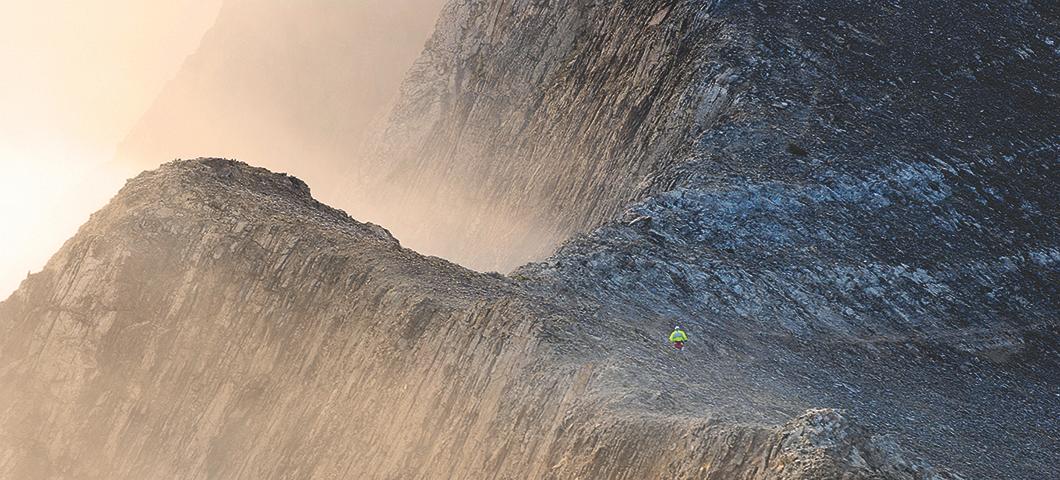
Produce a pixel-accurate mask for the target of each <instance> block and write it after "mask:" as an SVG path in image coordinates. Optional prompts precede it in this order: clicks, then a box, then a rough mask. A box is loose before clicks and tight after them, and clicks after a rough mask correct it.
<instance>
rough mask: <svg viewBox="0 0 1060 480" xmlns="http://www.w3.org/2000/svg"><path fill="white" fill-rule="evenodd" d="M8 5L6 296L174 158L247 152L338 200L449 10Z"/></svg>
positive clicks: (1, 207) (254, 2) (260, 4)
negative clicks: (134, 183)
mask: <svg viewBox="0 0 1060 480" xmlns="http://www.w3.org/2000/svg"><path fill="white" fill-rule="evenodd" d="M6 3H8V4H5V5H4V7H5V8H4V12H5V15H4V16H3V18H2V19H0V65H3V66H4V67H3V68H4V72H3V75H2V77H0V82H2V83H0V101H2V102H3V105H4V109H3V113H2V116H0V167H2V168H3V172H4V174H5V179H4V187H3V188H2V189H0V219H2V222H3V230H2V232H0V233H2V235H0V298H4V297H6V296H7V294H8V293H9V292H11V291H12V290H14V289H15V288H16V287H17V286H18V284H19V282H20V281H21V280H22V279H23V278H24V277H25V276H26V274H27V272H30V271H36V270H39V269H40V268H41V267H42V266H43V265H44V263H45V262H46V261H47V259H48V257H49V256H50V255H51V254H53V253H54V252H55V251H56V250H57V249H58V248H59V247H60V246H61V245H62V243H63V242H64V241H65V240H66V239H67V238H69V237H70V236H71V235H73V234H74V233H75V232H76V230H77V228H78V226H79V225H81V224H82V223H84V221H85V220H86V219H87V218H88V215H89V214H90V213H91V212H93V211H95V210H97V209H98V208H100V207H101V206H102V205H103V204H104V203H105V202H106V201H107V199H109V198H110V197H111V196H112V195H114V194H115V193H116V192H117V190H118V189H119V188H120V187H121V185H122V184H123V183H124V181H125V180H126V179H127V178H130V177H132V176H135V175H136V174H138V173H139V172H140V171H143V170H147V169H153V168H155V167H157V166H158V165H159V164H162V163H164V162H167V161H169V160H172V159H175V158H195V157H201V156H214V157H228V158H238V159H240V160H244V161H247V162H250V163H253V164H256V165H261V166H266V167H268V168H271V169H273V170H278V171H285V172H289V173H291V174H294V175H297V176H299V177H301V178H302V179H304V180H306V181H307V182H308V183H309V184H310V185H312V186H313V188H314V194H315V195H316V196H317V198H319V199H321V200H323V201H326V202H327V201H334V200H336V199H337V198H339V197H340V194H341V190H342V188H343V187H344V186H345V185H347V182H346V180H348V179H349V177H350V176H351V175H354V174H355V172H356V170H357V168H358V167H357V165H358V164H359V163H358V160H357V159H358V158H359V157H360V156H361V155H363V151H364V145H365V144H366V141H367V140H368V137H369V134H368V132H371V131H375V130H376V129H378V126H379V125H381V124H382V123H383V122H384V121H385V117H386V112H387V111H388V108H389V106H390V105H391V103H392V102H393V101H394V99H395V98H396V97H397V95H398V92H399V88H400V85H401V80H402V78H403V77H404V75H405V72H406V71H407V69H408V67H409V66H410V65H411V63H412V62H413V61H414V60H415V58H416V56H417V55H418V54H419V53H420V51H421V50H422V47H423V44H424V42H425V40H426V39H427V38H428V36H429V35H430V33H431V31H432V29H433V26H434V22H435V21H436V18H437V15H438V11H439V10H440V8H441V6H442V4H443V3H444V1H443V0H401V1H384V0H359V1H333V0H308V1H301V2H285V1H281V0H206V1H203V0H196V1H189V0H182V1H175V2H160V1H154V2H134V1H130V0H103V1H99V2H91V3H89V2H63V1H57V0H49V1H44V2H34V3H33V4H23V3H15V2H6ZM339 206H340V207H345V208H349V205H339ZM377 220H378V219H377Z"/></svg>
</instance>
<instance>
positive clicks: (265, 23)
mask: <svg viewBox="0 0 1060 480" xmlns="http://www.w3.org/2000/svg"><path fill="white" fill-rule="evenodd" d="M443 3H444V0H350V1H334V0H300V1H297V2H290V1H284V0H226V1H225V2H224V4H223V7H222V8H221V11H220V13H219V14H218V18H217V20H216V23H215V24H214V26H213V27H212V28H211V29H210V30H209V31H208V32H207V33H206V35H205V37H204V38H203V39H202V43H201V45H200V46H199V48H198V49H197V50H196V51H195V53H194V54H193V55H191V56H190V57H188V59H187V60H186V61H185V62H184V65H183V67H182V68H181V70H180V72H179V73H178V74H177V76H176V77H175V78H173V80H172V81H170V82H169V83H168V84H167V85H166V87H165V88H164V90H163V91H162V92H161V93H160V94H159V96H158V98H157V99H156V100H155V101H154V103H153V104H152V105H151V107H150V108H149V110H148V111H147V112H146V113H145V114H144V116H143V118H141V119H140V121H139V122H138V123H137V124H136V126H135V127H134V128H133V129H132V131H131V132H130V133H129V135H128V137H127V138H126V139H125V140H124V142H122V144H121V146H120V148H119V150H118V154H117V157H118V161H119V163H120V164H122V165H123V166H126V167H129V168H131V169H135V170H134V171H135V172H136V173H138V172H139V171H141V170H144V169H147V168H154V167H156V166H157V165H159V164H160V163H162V162H165V161H169V160H172V159H174V158H194V157H198V156H202V155H216V156H230V157H240V158H253V159H255V161H256V162H257V163H259V164H261V165H265V166H268V167H269V168H273V169H276V170H279V171H288V172H293V173H295V174H297V175H299V176H300V177H302V178H305V179H306V180H307V181H310V182H312V183H313V184H314V185H315V186H316V188H317V190H318V192H319V193H322V194H324V196H325V197H328V198H334V196H335V189H336V188H338V187H339V185H338V184H337V183H336V182H335V181H334V180H336V179H338V178H342V176H343V175H344V174H345V172H346V170H347V168H348V166H347V164H348V162H350V161H351V159H355V158H357V152H358V151H359V150H360V148H361V143H362V142H363V141H364V140H365V136H366V133H367V132H369V131H372V130H373V128H376V127H373V122H374V123H378V122H380V121H381V120H382V119H383V118H385V113H386V111H387V109H388V108H389V105H390V104H391V103H393V101H394V100H395V98H396V97H397V94H398V90H399V86H400V83H401V79H402V78H403V76H404V75H405V72H406V71H407V70H408V68H409V66H410V65H411V64H412V62H413V60H414V59H415V58H416V56H417V55H418V54H419V52H420V51H421V50H422V49H423V44H424V41H425V40H426V39H427V37H428V36H429V35H430V32H431V30H432V29H433V27H434V24H435V22H436V20H437V18H438V12H439V10H440V9H441V6H442V4H443Z"/></svg>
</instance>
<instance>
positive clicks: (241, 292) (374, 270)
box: [0, 160, 949, 480]
mask: <svg viewBox="0 0 1060 480" xmlns="http://www.w3.org/2000/svg"><path fill="white" fill-rule="evenodd" d="M586 315H591V313H586V312H584V311H582V309H581V308H580V306H579V304H578V303H577V302H573V301H567V300H563V299H562V298H559V297H556V298H553V299H550V300H545V299H543V298H541V297H538V296H537V295H536V294H535V293H533V292H531V291H530V290H528V289H526V288H524V287H523V286H520V285H517V284H516V283H514V282H512V281H511V280H508V279H505V278H502V277H497V276H488V275H482V274H477V273H474V272H471V271H468V270H465V269H463V268H461V267H458V266H455V265H452V264H449V263H447V262H444V261H441V260H439V259H433V258H426V257H422V256H420V255H418V254H416V253H414V252H411V251H409V250H406V249H403V248H401V246H400V245H399V244H398V242H397V241H396V240H395V239H394V238H393V237H391V236H390V234H389V233H387V232H386V230H384V229H382V228H380V227H377V226H374V225H370V224H362V223H358V222H356V221H354V220H352V219H350V218H349V217H347V216H346V215H345V214H344V213H342V212H340V211H337V210H333V209H331V208H328V207H326V206H323V205H321V204H319V203H317V202H316V201H314V200H313V199H312V198H311V197H310V196H309V191H308V188H307V187H306V185H305V184H304V183H302V182H301V181H299V180H297V179H295V178H293V177H289V176H286V175H277V174H272V173H269V172H267V171H264V170H262V169H256V168H251V167H248V166H246V165H244V164H239V163H235V162H231V161H226V160H197V161H182V162H176V163H172V164H168V165H166V166H164V167H162V168H161V169H159V170H157V171H154V172H149V173H145V174H143V175H141V176H139V177H137V178H136V179H134V180H132V181H131V182H130V183H129V184H128V185H126V187H125V188H124V189H123V190H122V192H121V193H120V194H119V195H118V196H117V197H115V199H114V200H113V201H112V202H111V204H110V205H108V206H107V207H106V208H105V209H103V210H102V211H100V212H99V213H97V214H96V215H94V216H93V218H92V219H91V220H90V221H89V223H88V224H86V225H85V226H84V227H83V228H82V230H81V231H80V232H79V233H78V235H77V236H76V237H75V238H73V239H71V240H70V241H69V242H68V243H67V244H66V245H65V246H64V247H63V249H62V250H61V251H60V252H59V253H58V254H57V255H56V256H55V258H54V259H53V260H52V261H51V262H50V263H49V264H48V266H47V267H46V268H45V270H44V271H42V272H41V273H39V274H36V275H33V276H32V277H30V278H29V279H27V280H26V282H25V283H24V284H23V286H22V288H21V289H20V290H19V291H18V292H17V293H16V294H15V295H14V296H12V297H11V298H10V299H8V300H7V301H5V302H3V303H0V329H2V331H3V332H4V335H3V337H2V338H3V340H2V343H0V347H2V350H0V385H2V386H3V389H2V390H0V392H2V393H0V427H2V432H3V433H2V435H0V476H3V477H4V478H25V479H38V478H41V479H43V478H79V479H93V478H100V479H103V478H107V479H114V478H129V479H133V478H137V479H139V478H354V477H356V478H483V477H489V478H575V477H592V478H631V479H632V478H673V477H700V478H719V479H720V478H740V479H748V480H751V479H756V480H757V479H810V478H840V477H842V478H866V479H868V478H886V479H924V478H949V477H945V476H942V477H939V476H936V475H943V474H941V473H936V472H935V471H934V470H932V469H931V468H930V467H927V466H926V465H925V464H923V463H922V462H918V461H914V460H909V459H907V458H906V457H904V456H903V454H902V453H901V451H900V450H899V449H898V447H897V446H896V445H895V444H894V443H893V441H890V440H888V439H886V438H884V437H876V436H873V435H872V434H870V432H868V431H866V430H864V429H863V428H861V427H858V426H856V425H854V424H852V423H851V422H850V421H849V419H847V418H846V417H845V416H843V415H842V414H840V413H838V412H835V411H830V410H812V411H809V412H807V413H806V414H804V415H801V416H799V417H798V418H794V419H793V420H791V421H790V422H787V423H783V422H781V423H778V425H779V426H776V427H772V426H768V425H767V424H758V425H759V426H755V425H754V424H737V423H733V422H731V421H725V420H723V419H721V418H720V417H713V416H712V415H710V414H705V413H701V414H699V415H682V414H675V412H674V409H672V408H667V409H662V410H647V409H643V408H635V407H634V408H631V406H629V405H620V404H618V403H616V401H615V399H616V398H624V397H628V396H630V395H632V394H654V395H659V394H666V392H665V391H664V390H656V389H655V388H653V387H652V386H650V385H648V384H645V383H642V380H644V379H645V378H647V376H646V375H645V374H643V373H636V372H635V371H634V370H630V371H629V372H627V373H628V374H629V375H628V376H626V375H623V376H624V377H625V378H626V380H627V381H629V382H630V383H629V384H628V385H625V386H622V387H616V386H615V385H613V384H611V383H610V381H609V380H608V378H611V377H612V375H613V370H614V368H615V367H616V364H614V363H611V362H599V361H598V360H599V358H597V355H596V354H594V353H593V352H594V351H600V350H599V346H597V345H592V343H593V342H594V341H595V340H593V339H597V340H598V339H599V338H598V337H595V336H594V337H586V338H578V337H570V336H568V335H567V332H568V331H569V329H570V328H573V327H576V326H577V325H579V324H582V323H583V322H585V321H588V320H587V319H586ZM626 350H627V353H632V354H634V355H633V356H630V357H627V358H626V359H627V360H630V359H635V358H641V359H643V358H647V356H650V355H648V354H646V352H647V351H650V350H657V349H656V348H654V346H652V345H643V346H640V347H639V351H634V352H630V351H628V347H627V349H626ZM645 355H647V356H645ZM693 393H695V392H693ZM685 405H686V406H691V405H692V404H691V403H687V402H685ZM844 475H846V476H844Z"/></svg>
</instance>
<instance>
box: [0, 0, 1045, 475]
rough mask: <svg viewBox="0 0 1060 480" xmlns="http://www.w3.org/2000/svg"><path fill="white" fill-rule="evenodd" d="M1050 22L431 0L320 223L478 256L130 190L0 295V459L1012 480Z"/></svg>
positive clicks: (1032, 334)
mask: <svg viewBox="0 0 1060 480" xmlns="http://www.w3.org/2000/svg"><path fill="white" fill-rule="evenodd" d="M1058 18H1060V7H1058V6H1057V5H1056V3H1055V2H1044V1H1015V0H1011V1H1001V2H962V3H960V4H956V5H954V4H948V5H943V4H933V3H929V2H916V3H913V2H897V1H885V2H868V1H854V2H832V1H823V2H812V4H811V3H810V2H767V1H758V2H737V1H717V0H714V1H683V2H672V1H638V2H591V1H577V2H507V1H501V0H454V1H451V2H450V3H449V4H448V6H447V7H446V8H445V9H444V11H443V14H442V18H441V20H440V22H439V25H438V28H437V30H436V32H435V34H434V36H433V38H432V39H431V40H430V41H429V42H428V45H427V47H426V50H425V51H424V53H423V55H422V56H421V58H420V59H419V60H418V61H417V63H416V64H415V65H414V66H413V69H412V71H411V72H410V73H409V76H408V78H407V80H406V82H405V84H404V86H403V87H402V96H401V100H400V101H399V102H398V104H397V107H396V108H395V109H394V111H393V112H392V114H391V116H390V121H389V123H388V125H387V126H386V130H385V132H384V134H383V135H382V137H383V139H382V140H381V142H380V144H379V145H378V146H377V147H376V148H375V150H373V152H372V153H371V155H370V156H369V157H370V158H373V160H371V161H369V162H367V163H355V162H352V161H351V165H349V167H350V171H353V172H358V174H357V175H356V176H355V178H354V179H347V182H348V183H347V184H348V186H349V188H348V192H349V196H348V197H347V200H346V203H344V204H343V205H344V206H348V207H349V209H350V210H351V211H353V212H354V213H355V215H354V216H356V217H358V218H361V217H362V215H360V213H359V212H362V211H363V212H365V213H366V215H367V213H368V212H371V214H370V215H367V217H370V218H371V219H373V220H378V221H379V222H380V223H383V224H385V225H386V226H387V228H391V229H392V231H394V232H396V237H398V238H400V239H402V241H405V242H406V243H407V245H408V246H410V247H412V248H413V250H418V251H424V252H426V253H431V254H439V255H443V256H445V257H446V258H450V259H453V260H457V261H459V262H460V263H462V264H465V265H469V266H472V267H475V268H478V269H482V270H486V269H504V270H509V269H511V268H515V269H514V270H513V271H512V272H511V273H510V274H509V275H507V276H504V275H499V274H480V273H475V272H472V271H470V270H466V269H464V268H462V267H458V266H456V265H453V264H451V263H448V262H446V261H444V260H441V259H439V258H434V257H423V256H421V255H419V254H417V253H415V252H414V251H412V250H409V249H405V248H403V247H402V246H401V244H399V243H398V242H397V240H395V239H394V238H393V237H392V236H391V235H390V233H388V232H387V231H386V230H384V229H382V228H381V227H377V226H374V225H371V224H362V223H359V222H356V221H354V220H352V219H350V218H349V217H348V216H346V214H344V213H342V212H340V211H337V210H333V209H331V208H329V207H325V206H323V205H321V204H319V203H317V202H316V201H315V200H313V199H312V198H311V197H310V196H309V192H308V188H307V187H306V186H305V184H304V183H302V182H300V181H298V180H295V179H293V178H292V177H287V176H282V175H276V174H271V173H268V172H266V171H263V170H259V169H254V168H251V167H248V166H246V165H243V164H239V163H235V162H231V161H225V160H217V159H211V160H196V161H181V162H176V163H172V164H168V165H166V166H164V167H163V168H161V169H159V170H157V171H154V172H148V173H145V174H143V175H141V176H140V177H138V178H137V179H135V180H133V181H132V182H130V183H129V184H128V185H127V186H126V188H125V189H124V190H123V191H122V192H121V193H120V194H119V195H118V196H117V197H116V198H115V199H114V201H113V202H112V203H111V204H110V205H109V206H108V207H107V208H106V209H104V210H103V211H101V212H100V213H98V214H96V215H95V216H94V217H93V218H92V220H91V221H90V222H89V223H88V224H87V225H86V226H85V227H84V228H83V229H82V231H81V232H80V233H79V234H78V235H77V236H76V237H75V238H74V239H72V240H71V241H70V242H69V243H68V244H67V245H66V246H65V247H64V248H63V250H62V251H60V252H59V253H58V254H57V255H56V257H55V258H54V259H53V260H52V261H51V262H50V263H49V265H48V266H47V267H46V268H45V269H44V271H43V272H41V273H39V274H36V275H33V276H31V277H30V278H28V279H27V280H26V282H25V283H24V284H23V286H22V288H21V289H20V290H19V291H18V292H17V293H16V294H15V295H14V296H12V298H11V299H9V300H7V301H6V302H4V303H3V304H0V331H2V332H3V333H4V335H3V337H0V338H2V339H3V340H2V341H0V342H2V343H0V348H2V350H0V382H2V386H3V387H4V388H3V390H2V392H3V393H0V402H2V403H0V428H2V429H3V430H2V431H0V433H2V437H0V442H2V444H0V447H2V448H0V476H3V474H6V475H8V476H14V477H16V478H22V477H25V478H115V477H117V478H174V477H175V478H261V477H268V478H348V477H356V476H367V477H371V478H409V477H413V478H475V477H482V476H485V477H496V478H527V477H529V478H687V477H692V478H716V479H729V478H745V479H773V478H790V479H798V478H805V479H809V478H866V479H867V478H888V479H890V478H896V479H897V478H902V479H905V478H917V479H920V478H953V477H956V476H958V475H961V476H963V478H969V479H972V478H975V479H979V478H985V479H995V478H996V479H1028V480H1030V479H1035V480H1037V479H1043V478H1051V477H1053V476H1055V475H1056V471H1057V469H1056V465H1058V464H1060V344H1058V338H1060V316H1058V312H1060V291H1058V290H1060V287H1058V285H1060V244H1058V238H1060V224H1058V223H1060V220H1058V219H1060V211H1058V205H1060V197H1058V194H1057V192H1058V191H1060V190H1058V188H1057V187H1058V182H1057V175H1056V169H1057V167H1058V166H1060V134H1058V132H1057V131H1056V125H1058V124H1060V93H1058V92H1060V86H1058V80H1057V79H1058V78H1060V67H1058V65H1060V35H1058V34H1057V30H1058V25H1057V23H1058V20H1057V19H1058ZM248 160H253V159H249V158H248ZM367 217H366V218H367ZM531 260H532V262H531V263H526V264H524V263H525V262H527V261H531ZM520 265H521V266H520ZM516 267H517V268H516ZM675 323H680V324H681V325H682V326H683V327H685V328H686V330H688V332H689V334H690V335H691V337H692V342H691V345H690V348H689V349H688V350H687V351H685V352H683V353H681V354H677V353H675V352H673V351H672V350H670V349H668V348H667V346H666V345H665V343H664V339H665V335H666V334H667V333H668V331H669V329H671V328H672V327H673V325H674V324H675ZM833 409H835V410H833ZM899 445H901V447H899ZM931 465H933V466H934V467H932V466H931Z"/></svg>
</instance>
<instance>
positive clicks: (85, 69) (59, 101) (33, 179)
mask: <svg viewBox="0 0 1060 480" xmlns="http://www.w3.org/2000/svg"><path fill="white" fill-rule="evenodd" d="M220 3H221V0H167V1H143V0H92V1H82V0H78V1H74V0H65V1H64V0H41V1H34V2H24V1H14V0H2V1H0V5H2V7H0V12H3V13H2V15H0V105H3V108H2V110H0V171H2V172H3V175H4V176H3V183H2V186H0V219H2V220H0V221H2V233H3V234H2V235H0V297H6V296H7V294H8V293H10V292H11V291H12V290H14V288H15V287H16V286H17V285H18V283H19V282H20V281H21V279H22V278H24V277H25V276H26V273H27V271H29V270H37V269H39V268H40V267H41V266H42V265H43V264H44V262H45V261H46V260H47V258H48V256H49V255H51V254H52V253H53V252H54V251H55V250H56V249H57V248H58V247H59V246H60V245H61V244H62V242H63V241H64V240H65V239H66V238H68V237H69V236H71V235H72V234H73V233H74V232H75V231H76V229H77V226H78V225H80V224H81V223H83V222H84V221H85V220H86V219H87V217H88V214H89V213H90V212H91V211H93V210H95V209H96V208H98V207H100V206H102V204H103V203H104V202H105V201H106V199H107V198H109V196H110V195H113V193H114V192H115V191H116V188H117V187H118V186H120V185H121V182H122V181H123V179H122V178H118V177H117V176H114V175H108V174H106V173H101V172H99V171H97V167H98V166H99V165H100V164H102V163H104V162H105V161H107V160H108V159H109V158H110V157H111V156H112V155H113V153H114V147H115V145H116V144H117V143H118V141H120V140H121V139H122V137H123V136H125V135H126V133H127V132H128V130H129V128H131V126H132V125H133V124H134V123H135V122H136V120H137V118H139V117H140V115H142V113H143V111H144V109H145V108H147V106H148V105H149V104H150V103H151V101H152V99H153V98H154V97H155V96H156V95H157V94H158V92H159V90H160V89H161V88H162V86H163V85H164V84H165V82H166V81H167V80H169V79H170V78H171V77H172V76H173V75H174V74H175V73H176V72H177V70H178V69H179V68H180V65H181V63H182V62H183V61H184V58H185V57H186V56H187V55H188V54H189V53H191V52H192V51H194V49H195V47H196V45H197V44H198V42H199V40H200V38H201V37H202V34H203V32H205V31H206V29H207V28H209V26H210V25H211V24H212V23H213V21H214V19H215V18H216V15H217V11H218V8H219V7H220Z"/></svg>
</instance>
